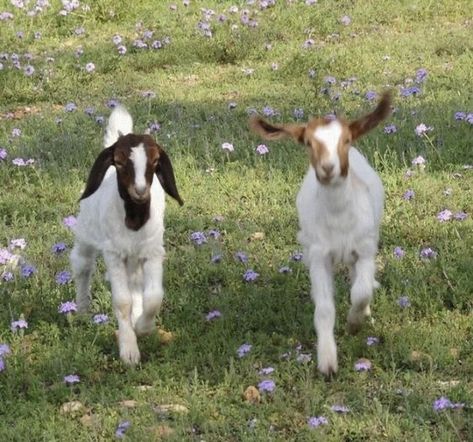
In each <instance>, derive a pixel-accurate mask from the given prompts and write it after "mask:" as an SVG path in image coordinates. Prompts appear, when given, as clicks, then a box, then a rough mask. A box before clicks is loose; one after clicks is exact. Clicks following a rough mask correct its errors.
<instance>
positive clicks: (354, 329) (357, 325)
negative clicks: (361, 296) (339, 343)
mask: <svg viewBox="0 0 473 442" xmlns="http://www.w3.org/2000/svg"><path fill="white" fill-rule="evenodd" d="M362 325H363V323H362V322H358V321H356V322H354V321H353V322H352V321H348V323H347V332H348V333H349V334H350V335H356V334H358V333H359V331H360V330H361V327H362Z"/></svg>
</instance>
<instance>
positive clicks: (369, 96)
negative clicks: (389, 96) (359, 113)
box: [365, 91, 378, 101]
mask: <svg viewBox="0 0 473 442" xmlns="http://www.w3.org/2000/svg"><path fill="white" fill-rule="evenodd" d="M377 96H378V94H377V93H376V92H375V91H368V92H366V94H365V98H366V99H367V100H368V101H372V100H374V99H375V98H376V97H377Z"/></svg>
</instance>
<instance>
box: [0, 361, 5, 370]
mask: <svg viewBox="0 0 473 442" xmlns="http://www.w3.org/2000/svg"><path fill="white" fill-rule="evenodd" d="M3 370H5V361H4V360H3V359H2V358H0V373H1V372H2V371H3Z"/></svg>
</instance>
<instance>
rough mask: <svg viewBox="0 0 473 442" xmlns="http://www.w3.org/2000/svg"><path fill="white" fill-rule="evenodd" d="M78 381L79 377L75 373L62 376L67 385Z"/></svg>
mask: <svg viewBox="0 0 473 442" xmlns="http://www.w3.org/2000/svg"><path fill="white" fill-rule="evenodd" d="M79 382H80V378H79V376H77V375H76V374H68V375H67V376H64V383H65V384H67V385H73V384H78V383H79Z"/></svg>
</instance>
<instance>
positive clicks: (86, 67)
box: [85, 62, 95, 74]
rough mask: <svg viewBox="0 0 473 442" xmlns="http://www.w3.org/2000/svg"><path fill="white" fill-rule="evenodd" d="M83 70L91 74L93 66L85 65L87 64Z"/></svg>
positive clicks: (92, 64) (90, 64) (93, 69)
mask: <svg viewBox="0 0 473 442" xmlns="http://www.w3.org/2000/svg"><path fill="white" fill-rule="evenodd" d="M85 70H86V71H87V72H88V73H89V74H91V73H92V72H94V71H95V64H94V63H92V62H90V63H87V64H86V65H85Z"/></svg>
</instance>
